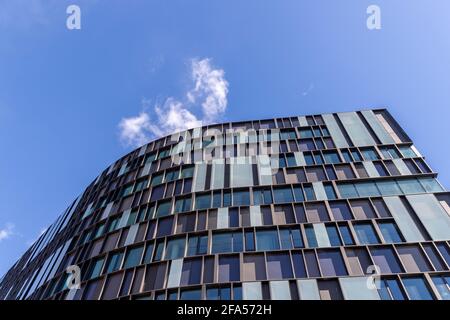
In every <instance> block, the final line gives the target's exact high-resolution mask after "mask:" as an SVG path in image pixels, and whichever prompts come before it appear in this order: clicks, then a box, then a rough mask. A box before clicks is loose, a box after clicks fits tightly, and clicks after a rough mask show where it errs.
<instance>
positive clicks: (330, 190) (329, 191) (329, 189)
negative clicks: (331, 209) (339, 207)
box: [323, 184, 336, 200]
mask: <svg viewBox="0 0 450 320" xmlns="http://www.w3.org/2000/svg"><path fill="white" fill-rule="evenodd" d="M323 187H324V188H325V193H326V194H327V199H328V200H334V199H336V193H335V192H334V188H333V186H332V185H331V184H324V185H323Z"/></svg>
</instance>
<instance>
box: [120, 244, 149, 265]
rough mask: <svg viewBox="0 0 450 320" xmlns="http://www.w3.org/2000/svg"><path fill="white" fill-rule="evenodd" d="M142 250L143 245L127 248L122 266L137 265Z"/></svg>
mask: <svg viewBox="0 0 450 320" xmlns="http://www.w3.org/2000/svg"><path fill="white" fill-rule="evenodd" d="M143 250H144V246H140V247H136V248H132V249H129V250H128V252H127V255H126V257H125V262H124V264H123V268H124V269H127V268H132V267H135V266H137V265H138V264H139V263H140V262H141V256H142V251H143Z"/></svg>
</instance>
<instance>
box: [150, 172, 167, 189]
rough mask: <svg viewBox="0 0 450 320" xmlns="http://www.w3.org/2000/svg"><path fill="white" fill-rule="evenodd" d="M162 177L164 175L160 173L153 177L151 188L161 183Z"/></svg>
mask: <svg viewBox="0 0 450 320" xmlns="http://www.w3.org/2000/svg"><path fill="white" fill-rule="evenodd" d="M163 177H164V175H163V174H162V173H160V174H158V175H156V176H153V178H152V182H151V183H150V185H151V186H156V185H157V184H160V183H162V181H163Z"/></svg>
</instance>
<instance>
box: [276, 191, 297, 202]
mask: <svg viewBox="0 0 450 320" xmlns="http://www.w3.org/2000/svg"><path fill="white" fill-rule="evenodd" d="M273 196H274V198H275V203H286V202H293V201H294V199H293V197H292V191H291V188H275V189H273Z"/></svg>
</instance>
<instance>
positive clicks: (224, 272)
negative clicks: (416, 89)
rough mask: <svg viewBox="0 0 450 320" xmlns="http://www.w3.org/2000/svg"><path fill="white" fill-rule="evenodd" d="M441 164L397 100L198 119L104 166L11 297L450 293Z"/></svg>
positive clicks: (447, 198) (33, 252)
mask: <svg viewBox="0 0 450 320" xmlns="http://www.w3.org/2000/svg"><path fill="white" fill-rule="evenodd" d="M436 177H437V173H436V172H434V171H433V170H432V169H431V168H430V167H429V166H428V165H427V163H426V162H425V159H424V158H423V156H422V155H421V154H420V153H419V152H418V151H417V149H416V148H415V147H414V145H413V143H412V141H411V140H410V138H409V137H408V136H407V134H406V133H405V132H404V131H403V130H402V129H401V127H400V126H399V125H398V123H397V122H396V121H395V120H394V119H393V118H392V117H391V115H390V114H389V112H388V111H387V110H385V109H377V110H364V111H357V112H343V113H333V114H322V115H312V116H295V117H287V118H277V119H266V120H255V121H245V122H233V123H224V124H215V125H209V126H205V127H202V128H195V129H190V130H187V131H184V132H181V133H176V134H173V135H171V136H167V137H163V138H160V139H158V140H156V141H153V142H150V143H149V144H147V145H144V146H142V147H141V148H139V149H137V150H135V151H132V152H130V153H129V154H127V155H126V156H124V157H122V158H121V159H119V160H118V161H116V162H115V163H113V164H112V165H111V166H110V167H108V168H107V169H106V170H105V171H103V172H102V173H101V174H100V175H99V176H98V177H97V178H96V179H95V180H94V181H93V182H92V183H91V184H90V185H89V186H88V187H87V188H86V190H85V191H84V192H83V193H82V194H81V195H80V196H79V197H78V198H77V199H76V200H75V201H74V202H73V203H71V204H70V205H69V207H68V208H67V209H66V210H65V211H64V212H63V213H62V214H61V215H60V217H59V218H58V219H57V221H56V222H55V223H54V224H53V225H51V226H50V227H49V228H48V229H47V231H46V232H45V233H44V234H43V235H42V236H41V237H40V238H39V239H38V240H37V241H36V242H35V243H34V244H33V245H32V246H31V247H30V248H29V249H28V250H27V251H26V253H25V254H24V255H23V256H22V257H21V258H20V259H19V260H18V261H17V262H16V263H15V265H14V266H13V267H12V268H11V269H10V270H9V271H8V272H7V273H6V274H5V275H4V276H3V277H2V279H1V280H0V281H1V282H0V299H8V300H9V299H66V300H79V299H155V300H160V299H161V300H162V299H234V300H241V299H256V300H257V299H293V300H295V299H322V300H325V299H348V300H352V299H377V300H378V299H413V300H415V299H449V298H450V291H449V288H450V271H449V270H450V269H449V267H450V246H449V240H450V193H448V192H446V191H445V190H444V188H443V187H442V186H441V185H440V184H439V182H438V181H437V180H436Z"/></svg>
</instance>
